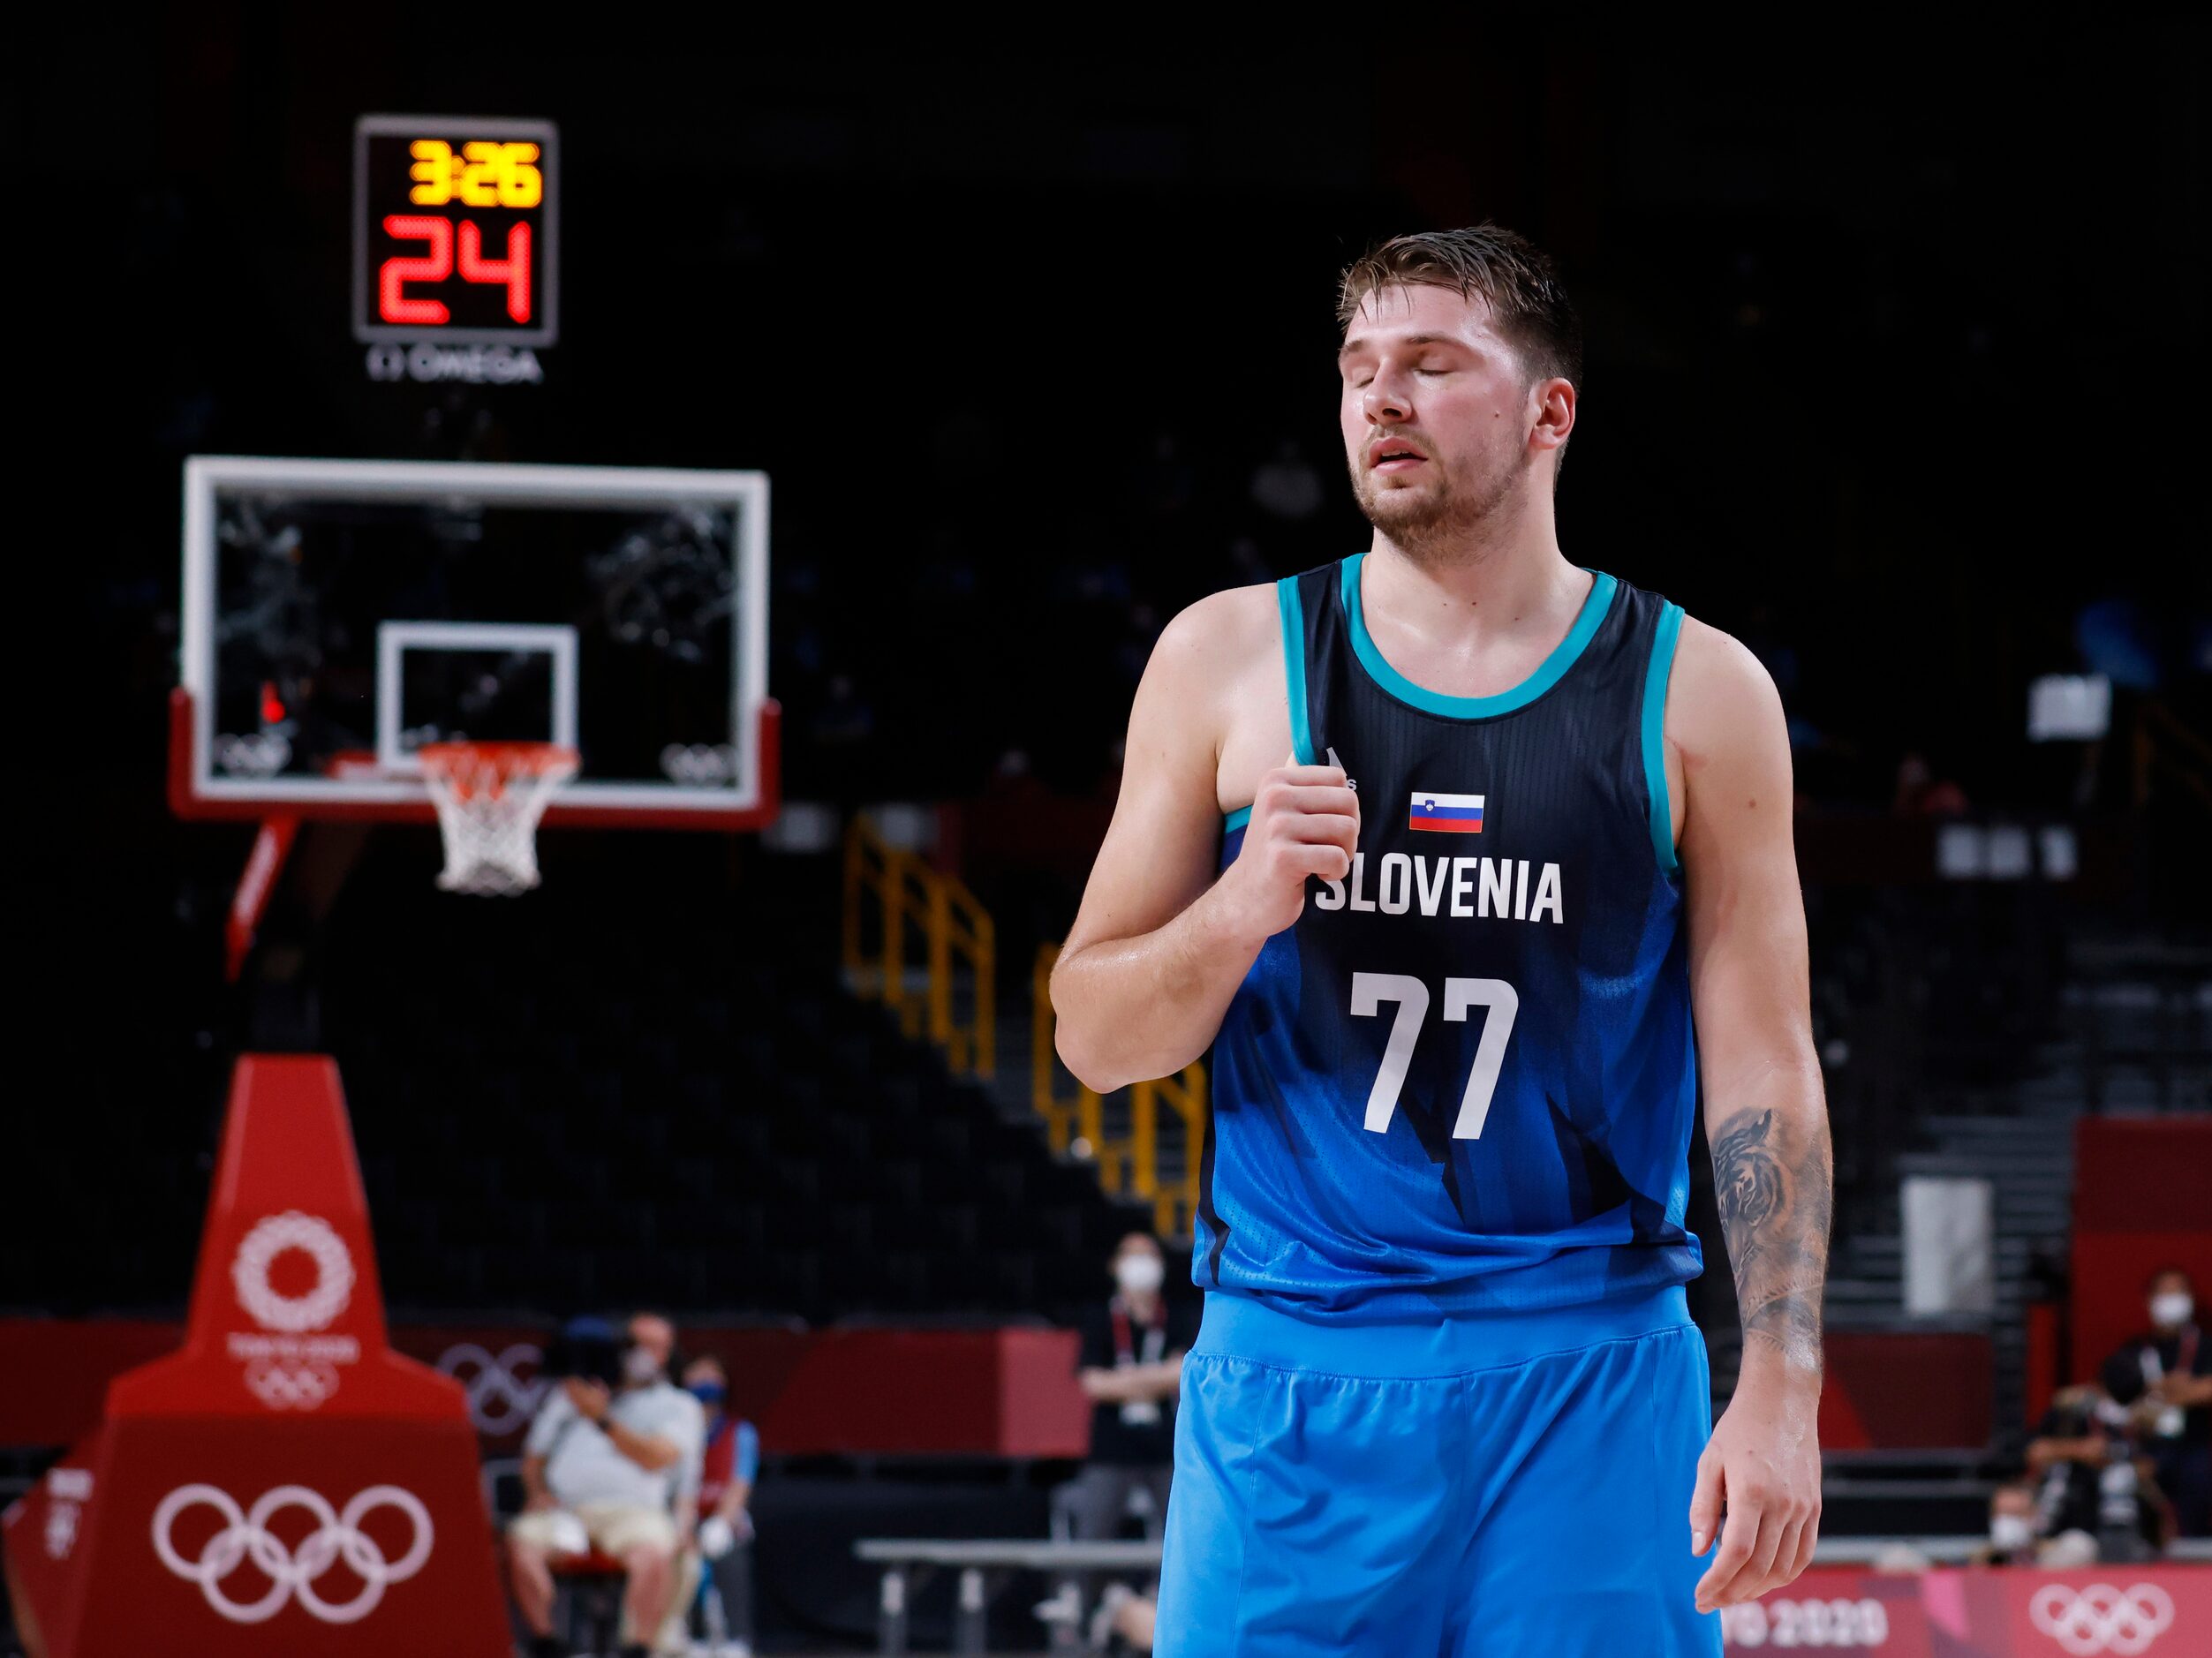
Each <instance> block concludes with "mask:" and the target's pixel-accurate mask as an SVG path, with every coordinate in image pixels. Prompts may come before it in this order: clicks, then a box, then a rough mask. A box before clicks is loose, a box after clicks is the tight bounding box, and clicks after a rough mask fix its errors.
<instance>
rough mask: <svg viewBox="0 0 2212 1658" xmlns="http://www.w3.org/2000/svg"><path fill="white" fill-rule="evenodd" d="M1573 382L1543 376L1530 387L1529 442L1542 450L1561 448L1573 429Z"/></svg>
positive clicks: (1555, 376)
mask: <svg viewBox="0 0 2212 1658" xmlns="http://www.w3.org/2000/svg"><path fill="white" fill-rule="evenodd" d="M1574 403H1575V394H1574V381H1571V380H1566V379H1562V378H1561V377H1560V376H1559V375H1557V374H1551V375H1541V376H1539V377H1538V378H1537V379H1536V381H1535V382H1534V383H1533V384H1531V385H1530V386H1529V444H1530V446H1531V447H1533V448H1539V449H1560V448H1566V447H1567V439H1568V438H1569V437H1570V436H1571V435H1573V433H1574Z"/></svg>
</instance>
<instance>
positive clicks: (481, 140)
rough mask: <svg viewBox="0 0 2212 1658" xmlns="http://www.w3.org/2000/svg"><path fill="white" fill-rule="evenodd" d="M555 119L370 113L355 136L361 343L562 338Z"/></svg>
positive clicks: (356, 327) (356, 318) (356, 302)
mask: <svg viewBox="0 0 2212 1658" xmlns="http://www.w3.org/2000/svg"><path fill="white" fill-rule="evenodd" d="M559 185H560V133H559V132H558V130H557V129H556V128H555V126H554V124H553V123H551V122H550V121H507V120H493V119H487V118H481V117H466V116H458V117H457V116H399V115H367V116H363V117H361V118H360V120H359V122H357V123H356V124H355V125H354V129H353V246H354V260H353V335H354V337H355V338H356V339H359V340H364V341H371V342H374V341H379V340H389V341H398V340H408V341H450V342H452V343H456V344H469V343H480V344H498V345H549V344H551V343H553V342H554V341H555V339H556V338H557V337H558V336H559V334H560V312H559V308H558V298H559V293H558V287H557V275H558V260H557V258H556V255H557V253H558V251H559V230H560V194H559Z"/></svg>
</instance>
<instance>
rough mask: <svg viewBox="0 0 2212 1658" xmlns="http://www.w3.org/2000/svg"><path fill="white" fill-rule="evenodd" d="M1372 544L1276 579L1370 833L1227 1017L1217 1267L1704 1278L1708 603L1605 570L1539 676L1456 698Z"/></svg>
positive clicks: (1573, 1283)
mask: <svg viewBox="0 0 2212 1658" xmlns="http://www.w3.org/2000/svg"><path fill="white" fill-rule="evenodd" d="M1364 557H1365V555H1364V554H1361V555H1358V556H1355V557H1352V558H1348V559H1345V560H1343V561H1340V562H1339V563H1335V564H1331V565H1326V566H1325V567H1323V568H1322V569H1315V570H1308V571H1307V572H1306V573H1305V574H1304V575H1302V576H1295V577H1286V578H1285V579H1284V580H1283V581H1281V582H1280V583H1279V584H1277V599H1278V602H1279V605H1280V611H1281V615H1282V626H1283V645H1284V666H1285V669H1286V671H1287V675H1288V680H1289V693H1290V719H1291V731H1292V735H1293V740H1294V742H1295V747H1296V750H1297V757H1298V758H1299V760H1300V761H1301V762H1303V763H1307V764H1313V763H1317V762H1318V763H1327V762H1329V761H1330V760H1331V759H1332V758H1333V760H1334V761H1335V763H1337V764H1340V765H1342V766H1343V767H1344V768H1345V770H1346V771H1347V772H1348V774H1349V775H1350V777H1351V779H1352V781H1353V785H1354V787H1355V789H1356V790H1357V792H1358V795H1359V799H1360V839H1359V851H1358V854H1357V855H1356V856H1355V858H1354V859H1353V863H1352V870H1351V873H1350V875H1349V876H1348V877H1347V878H1346V879H1344V880H1342V881H1331V882H1323V881H1320V880H1318V879H1316V880H1314V881H1311V882H1310V883H1309V886H1308V889H1307V898H1306V907H1305V909H1304V911H1303V913H1302V915H1301V916H1299V918H1298V921H1297V923H1295V925H1293V926H1291V927H1289V928H1288V929H1287V930H1285V931H1282V932H1280V933H1278V934H1276V935H1275V937H1273V938H1271V939H1269V940H1268V942H1267V944H1266V946H1265V948H1264V949H1262V950H1261V952H1260V953H1259V956H1258V959H1257V961H1254V962H1253V963H1252V967H1251V970H1250V971H1249V973H1248V974H1247V975H1246V976H1245V979H1244V983H1243V984H1242V986H1241V987H1240V988H1239V989H1238V991H1237V993H1236V996H1235V999H1234V1000H1233V1001H1232V1002H1231V1003H1230V1005H1229V1009H1228V1012H1227V1014H1226V1015H1225V1016H1224V1018H1223V1019H1222V1021H1221V1029H1220V1034H1219V1036H1217V1037H1216V1038H1215V1042H1214V1046H1213V1055H1212V1084H1213V1086H1212V1123H1211V1127H1210V1130H1209V1134H1208V1137H1207V1142H1206V1149H1205V1166H1204V1189H1203V1195H1202V1198H1201V1202H1200V1205H1199V1214H1198V1221H1197V1247H1196V1249H1195V1251H1194V1270H1195V1276H1196V1277H1197V1281H1198V1283H1199V1284H1200V1285H1202V1286H1204V1287H1205V1288H1207V1289H1209V1290H1221V1291H1227V1292H1233V1293H1236V1294H1241V1295H1249V1296H1257V1297H1259V1298H1262V1299H1264V1300H1267V1301H1269V1302H1271V1303H1273V1304H1275V1305H1278V1306H1280V1307H1282V1308H1285V1309H1286V1310H1289V1311H1293V1312H1301V1313H1305V1314H1309V1315H1316V1316H1324V1317H1331V1318H1337V1317H1341V1318H1344V1319H1349V1320H1355V1321H1356V1320H1388V1319H1402V1318H1410V1317H1428V1316H1432V1315H1435V1314H1437V1313H1439V1312H1444V1313H1451V1312H1461V1311H1473V1310H1476V1309H1480V1308H1549V1307H1563V1306H1573V1305H1576V1304H1579V1303H1586V1302H1590V1301H1594V1300H1599V1299H1601V1298H1604V1297H1607V1296H1612V1295H1616V1294H1620V1293H1624V1292H1634V1291H1638V1290H1653V1289H1658V1288H1661V1287H1664V1286H1665V1285H1674V1284H1681V1283H1684V1282H1687V1280H1688V1279H1690V1278H1693V1277H1696V1276H1697V1273H1698V1270H1699V1268H1700V1259H1699V1255H1698V1247H1697V1240H1696V1238H1695V1235H1693V1234H1692V1233H1691V1232H1690V1231H1689V1230H1688V1228H1687V1226H1686V1225H1684V1219H1683V1217H1684V1213H1685V1210H1686V1209H1687V1202H1688V1195H1689V1166H1688V1165H1689V1157H1688V1153H1689V1143H1690V1132H1691V1119H1692V1112H1693V1111H1694V1109H1695V1101H1696V1094H1697V1084H1696V1058H1695V1045H1694V1042H1693V1038H1692V1033H1691V1024H1690V1000H1689V980H1688V971H1687V963H1686V959H1685V945H1684V938H1683V930H1682V924H1681V923H1682V889H1681V881H1680V872H1679V870H1678V869H1677V866H1676V861H1675V854H1674V844H1673V832H1672V820H1671V818H1670V814H1669V810H1668V803H1667V786H1666V772H1665V765H1664V763H1663V759H1662V752H1661V748H1660V726H1661V720H1662V719H1663V716H1664V714H1665V702H1666V682H1667V673H1668V669H1669V667H1670V666H1671V664H1672V659H1673V653H1674V644H1675V639H1676V637H1677V634H1678V632H1679V630H1680V626H1681V620H1682V612H1681V610H1680V607H1677V606H1674V605H1672V604H1669V603H1667V602H1666V601H1665V599H1660V598H1658V597H1657V595H1655V594H1651V593H1647V592H1642V591H1641V590H1640V589H1637V588H1635V587H1632V586H1630V585H1629V584H1627V583H1626V582H1621V581H1616V580H1615V579H1614V578H1613V577H1611V576H1606V575H1598V576H1597V577H1596V580H1595V583H1594V584H1593V585H1592V587H1591V589H1590V592H1589V599H1587V600H1586V601H1585V602H1584V604H1583V606H1582V611H1581V613H1580V614H1579V615H1578V616H1577V618H1576V620H1575V622H1574V627H1573V628H1572V629H1570V630H1569V631H1568V633H1567V637H1566V638H1565V639H1563V640H1561V641H1560V643H1559V647H1558V648H1557V649H1556V650H1554V651H1553V652H1551V655H1550V656H1549V657H1548V658H1546V659H1545V660H1544V663H1543V665H1542V666H1541V667H1538V668H1537V669H1536V672H1535V673H1534V674H1533V675H1530V676H1529V678H1528V679H1527V680H1525V681H1523V682H1521V684H1520V685H1518V686H1516V687H1514V689H1513V690H1509V691H1506V692H1504V693H1502V694H1500V695H1499V696H1496V697H1446V696H1441V695H1439V694H1438V693H1437V692H1434V691H1431V690H1424V689H1423V688H1422V687H1421V686H1418V685H1416V684H1414V683H1413V682H1411V681H1409V680H1408V679H1406V678H1405V677H1404V676H1403V675H1400V674H1399V673H1398V672H1397V671H1396V670H1395V669H1393V667H1391V666H1390V664H1389V663H1388V662H1386V661H1385V660H1384V659H1383V655H1382V652H1380V651H1378V649H1377V648H1376V646H1375V644H1374V641H1373V640H1372V639H1370V637H1368V633H1367V629H1366V626H1365V623H1364V622H1363V619H1362V616H1361V613H1360V567H1361V565H1362V563H1363V560H1364ZM1248 817H1249V810H1246V811H1243V812H1239V813H1236V814H1234V815H1233V816H1232V817H1231V818H1230V819H1229V821H1228V825H1227V837H1226V841H1225V844H1224V846H1223V848H1222V861H1223V865H1224V867H1227V863H1229V862H1230V861H1232V860H1234V858H1235V856H1236V855H1237V852H1238V850H1239V849H1240V848H1242V845H1243V831H1244V821H1245V819H1246V818H1248Z"/></svg>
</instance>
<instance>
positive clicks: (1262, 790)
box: [1221, 765, 1360, 938]
mask: <svg viewBox="0 0 2212 1658" xmlns="http://www.w3.org/2000/svg"><path fill="white" fill-rule="evenodd" d="M1359 835H1360V800H1359V796H1358V795H1355V794H1354V793H1353V792H1352V786H1351V783H1350V782H1349V780H1347V778H1346V777H1345V775H1344V768H1343V767H1342V766H1340V765H1283V766H1278V767H1277V768H1276V769H1275V770H1273V771H1272V772H1268V773H1267V775H1266V776H1265V777H1263V778H1261V779H1260V780H1259V792H1258V793H1257V795H1254V796H1253V797H1252V818H1251V821H1250V822H1249V823H1248V824H1247V825H1245V827H1244V846H1243V848H1242V850H1241V851H1240V852H1238V854H1237V855H1236V862H1235V863H1233V864H1231V865H1230V866H1229V871H1228V873H1227V875H1225V876H1223V877H1222V878H1221V886H1222V889H1223V895H1224V896H1225V897H1226V898H1228V899H1229V900H1230V901H1232V903H1233V905H1234V915H1235V916H1236V919H1237V923H1238V930H1239V931H1242V932H1246V933H1248V934H1249V935H1250V936H1252V937H1254V938H1273V937H1274V936H1275V934H1277V933H1279V932H1280V931H1282V930H1283V929H1284V928H1286V927H1287V926H1289V925H1290V924H1291V923H1293V922H1295V921H1296V920H1297V919H1298V916H1299V912H1300V911H1302V910H1303V909H1304V908H1305V907H1306V878H1308V877H1309V876H1316V875H1317V876H1319V877H1320V878H1322V879H1323V880H1325V881H1340V880H1342V879H1343V878H1345V877H1346V876H1347V875H1348V874H1350V873H1351V870H1352V854H1353V853H1354V852H1355V851H1356V850H1357V849H1358V847H1359Z"/></svg>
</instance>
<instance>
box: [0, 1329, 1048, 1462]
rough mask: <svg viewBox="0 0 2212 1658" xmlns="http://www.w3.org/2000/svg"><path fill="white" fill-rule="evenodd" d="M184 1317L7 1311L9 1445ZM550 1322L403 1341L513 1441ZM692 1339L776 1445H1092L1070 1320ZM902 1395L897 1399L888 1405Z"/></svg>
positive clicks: (84, 1426)
mask: <svg viewBox="0 0 2212 1658" xmlns="http://www.w3.org/2000/svg"><path fill="white" fill-rule="evenodd" d="M545 1338H546V1331H545V1330H544V1329H543V1327H541V1326H537V1325H528V1324H472V1325H463V1324H415V1325H408V1324H402V1325H399V1326H397V1327H396V1328H395V1329H394V1330H392V1332H391V1345H392V1346H393V1347H394V1348H395V1349H396V1351H398V1352H400V1353H409V1354H411V1355H413V1356H414V1357H415V1358H417V1359H419V1360H422V1361H423V1362H424V1363H426V1364H427V1365H430V1366H431V1367H433V1368H435V1369H437V1370H439V1371H441V1372H442V1373H443V1374H445V1375H449V1376H450V1377H452V1378H453V1380H454V1381H456V1382H457V1383H460V1385H461V1388H462V1391H463V1395H464V1398H465V1400H466V1402H467V1408H468V1413H469V1419H470V1421H471V1422H472V1425H473V1426H474V1427H475V1428H476V1431H477V1435H478V1437H479V1441H480V1442H481V1446H482V1449H483V1450H484V1451H487V1452H494V1453H498V1454H502V1455H510V1456H511V1455H513V1454H515V1453H516V1451H517V1447H518V1446H519V1445H520V1444H521V1442H522V1436H523V1430H524V1429H525V1428H527V1427H528V1426H529V1422H530V1419H531V1417H532V1415H534V1414H535V1413H536V1412H537V1409H538V1406H539V1404H540V1402H541V1401H542V1400H543V1398H545V1389H546V1383H545V1381H544V1379H543V1378H542V1377H541V1376H540V1375H539V1374H538V1361H539V1360H540V1356H541V1352H540V1349H541V1346H542V1344H543V1343H544V1341H545ZM678 1339H679V1343H680V1345H681V1346H682V1348H683V1352H684V1353H686V1354H690V1355H698V1354H700V1353H712V1354H713V1355H714V1357H716V1358H718V1359H720V1360H721V1361H722V1368H724V1369H725V1370H726V1371H728V1372H729V1397H730V1408H731V1409H733V1410H734V1411H736V1413H738V1414H739V1415H741V1416H744V1417H746V1418H748V1419H749V1420H750V1421H751V1422H752V1423H753V1424H754V1425H755V1426H756V1427H757V1428H759V1430H760V1441H761V1447H762V1449H763V1450H765V1451H768V1452H769V1453H770V1454H772V1455H781V1456H825V1455H834V1454H837V1453H841V1452H847V1453H850V1454H853V1455H859V1456H895V1455H898V1454H901V1453H902V1452H903V1453H925V1454H932V1455H943V1456H974V1457H1080V1456H1083V1454H1084V1453H1085V1452H1086V1451H1088V1450H1089V1449H1090V1436H1091V1406H1090V1405H1089V1403H1088V1402H1087V1401H1085V1399H1084V1398H1083V1392H1082V1390H1081V1389H1080V1388H1078V1387H1077V1386H1076V1379H1075V1378H1076V1346H1077V1341H1078V1338H1077V1337H1076V1333H1075V1332H1074V1331H1073V1330H1035V1329H1018V1330H779V1329H774V1328H761V1327H757V1326H736V1327H731V1326H712V1325H706V1326H702V1325H690V1324H687V1325H683V1326H681V1327H680V1328H679V1330H678ZM176 1344H177V1326H176V1325H174V1324H167V1323H153V1322H144V1323H141V1322H135V1321H132V1320H126V1319H81V1320H80V1319H50V1318H8V1319H0V1375H9V1376H15V1377H19V1378H21V1379H22V1383H21V1385H17V1384H16V1383H10V1385H9V1387H8V1389H7V1390H5V1391H4V1392H0V1445H59V1444H67V1443H70V1442H72V1440H74V1439H76V1438H78V1437H79V1436H80V1435H83V1434H85V1433H87V1432H89V1431H90V1430H91V1429H92V1428H93V1427H94V1425H95V1424H96V1423H97V1422H98V1421H99V1414H100V1412H99V1406H100V1399H101V1397H102V1394H103V1393H104V1391H105V1390H106V1389H107V1385H108V1383H109V1380H110V1379H111V1378H113V1377H114V1376H115V1375H117V1374H118V1373H119V1372H121V1371H123V1370H125V1369H126V1368H129V1367H130V1366H132V1365H133V1364H136V1363H140V1362H141V1361H143V1360H145V1359H146V1358H147V1356H148V1355H150V1354H153V1353H164V1352H167V1351H168V1350H169V1349H170V1348H171V1347H173V1346H175V1345H176ZM887 1396H890V1398H889V1404H890V1406H895V1408H890V1407H887V1402H886V1401H887Z"/></svg>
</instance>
